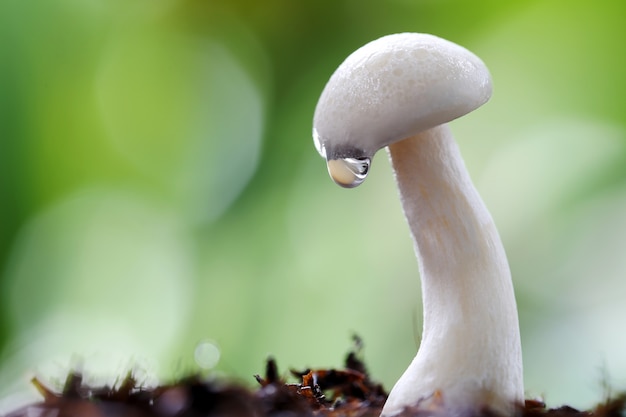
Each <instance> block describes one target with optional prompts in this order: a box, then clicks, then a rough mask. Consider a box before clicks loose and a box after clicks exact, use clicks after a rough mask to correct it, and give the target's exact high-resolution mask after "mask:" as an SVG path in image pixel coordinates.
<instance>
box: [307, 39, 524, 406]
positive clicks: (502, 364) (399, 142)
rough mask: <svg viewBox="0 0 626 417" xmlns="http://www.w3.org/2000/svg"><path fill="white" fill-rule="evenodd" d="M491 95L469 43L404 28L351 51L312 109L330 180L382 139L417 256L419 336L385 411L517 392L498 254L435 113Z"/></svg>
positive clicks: (494, 399)
mask: <svg viewBox="0 0 626 417" xmlns="http://www.w3.org/2000/svg"><path fill="white" fill-rule="evenodd" d="M490 96H491V77H490V75H489V71H488V70H487V68H486V67H485V65H484V64H483V62H482V61H481V60H480V59H479V58H478V57H476V56H475V55H474V54H472V53H471V52H469V51H468V50H466V49H465V48H462V47H460V46H458V45H456V44H454V43H451V42H449V41H446V40H443V39H441V38H438V37H436V36H432V35H426V34H417V33H402V34H395V35H389V36H385V37H383V38H380V39H378V40H375V41H373V42H371V43H369V44H367V45H365V46H363V47H362V48H360V49H358V50H357V51H356V52H354V53H353V54H352V55H350V56H349V57H348V58H347V59H346V60H345V61H344V62H343V63H342V64H341V65H340V66H339V68H338V69H337V70H336V71H335V73H334V74H333V75H332V77H331V78H330V80H329V81H328V84H327V85H326V87H325V88H324V91H323V92H322V95H321V97H320V99H319V102H318V104H317V108H316V109H315V117H314V126H313V136H314V141H315V145H316V147H317V150H318V152H319V153H320V154H321V155H322V156H323V157H325V158H326V160H327V162H328V171H329V173H330V175H331V177H332V178H333V180H334V181H335V182H336V183H338V184H339V185H341V186H343V187H348V188H351V187H355V186H357V185H359V184H360V183H361V182H363V180H364V179H365V177H366V176H367V173H368V170H369V166H370V161H371V158H372V156H373V155H374V153H375V152H376V151H377V150H379V149H380V148H383V147H388V152H389V157H390V159H391V163H392V166H393V169H394V171H395V176H396V181H397V184H398V188H399V190H400V198H401V201H402V206H403V209H404V214H405V216H406V219H407V221H408V223H409V226H410V229H411V233H412V236H413V241H414V244H415V251H416V254H417V258H418V261H419V266H420V274H421V280H422V296H423V306H424V328H423V333H422V342H421V345H420V348H419V351H418V352H417V355H416V356H415V359H413V361H412V362H411V364H410V365H409V367H408V369H407V370H406V371H405V372H404V374H403V375H402V377H401V378H400V379H399V380H398V382H397V383H396V384H395V386H394V387H393V389H392V390H391V393H390V395H389V399H388V400H387V403H386V404H385V407H384V409H383V415H384V416H392V415H394V414H397V413H399V412H401V411H402V410H403V409H404V408H405V407H407V406H418V407H420V408H429V409H431V408H436V409H438V410H441V411H443V412H446V413H452V414H451V415H468V414H472V413H477V412H480V411H482V410H484V409H489V410H491V411H493V412H497V413H504V414H510V413H512V412H513V410H514V407H515V406H516V405H518V404H520V403H522V401H523V394H524V392H523V380H522V354H521V345H520V335H519V324H518V318H517V307H516V303H515V295H514V293H513V285H512V282H511V273H510V270H509V266H508V262H507V259H506V254H505V252H504V248H503V246H502V243H501V241H500V237H499V235H498V232H497V230H496V227H495V224H494V222H493V220H492V218H491V216H490V214H489V212H488V211H487V208H486V207H485V205H484V203H483V201H482V200H481V198H480V196H479V195H478V192H477V191H476V189H475V188H474V185H473V184H472V182H471V179H470V177H469V174H468V172H467V170H466V168H465V165H464V163H463V159H462V158H461V155H460V153H459V149H458V147H457V145H456V143H455V142H454V139H453V137H452V134H451V132H450V130H449V128H448V126H447V125H445V123H447V122H449V121H451V120H453V119H456V118H458V117H460V116H462V115H464V114H466V113H468V112H470V111H472V110H474V109H475V108H477V107H479V106H481V105H482V104H483V103H485V102H486V101H487V100H488V99H489V97H490ZM386 278H387V277H385V279H386Z"/></svg>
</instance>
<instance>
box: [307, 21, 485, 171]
mask: <svg viewBox="0 0 626 417" xmlns="http://www.w3.org/2000/svg"><path fill="white" fill-rule="evenodd" d="M490 96H491V76H490V75H489V71H488V70H487V68H486V66H485V64H484V63H483V62H482V61H481V60H480V58H478V57H477V56H476V55H474V54H473V53H471V52H470V51H468V50H467V49H465V48H463V47H461V46H459V45H457V44H455V43H452V42H449V41H446V40H444V39H441V38H439V37H437V36H433V35H427V34H421V33H398V34H394V35H388V36H384V37H382V38H379V39H377V40H375V41H372V42H370V43H368V44H366V45H364V46H363V47H361V48H359V49H358V50H356V51H355V52H354V53H352V54H351V55H350V56H348V58H346V60H345V61H344V62H343V63H342V64H341V65H340V66H339V68H337V70H336V71H335V73H334V74H333V75H332V76H331V78H330V80H329V81H328V83H327V84H326V87H325V88H324V91H323V92H322V95H321V97H320V99H319V101H318V103H317V107H316V109H315V116H314V119H313V136H314V139H315V142H316V147H317V149H318V152H319V153H320V154H321V155H322V156H324V157H326V158H327V159H337V158H346V157H351V158H361V157H372V156H373V155H374V153H375V152H376V151H377V150H379V149H381V148H383V147H385V146H387V145H389V144H391V143H393V142H396V141H398V140H402V139H404V138H407V137H409V136H412V135H415V134H417V133H419V132H421V131H423V130H426V129H429V128H432V127H434V126H437V125H440V124H442V123H446V122H449V121H451V120H453V119H456V118H458V117H460V116H463V115H464V114H466V113H469V112H470V111H472V110H474V109H476V108H477V107H479V106H481V105H482V104H483V103H485V102H486V101H487V100H489V97H490Z"/></svg>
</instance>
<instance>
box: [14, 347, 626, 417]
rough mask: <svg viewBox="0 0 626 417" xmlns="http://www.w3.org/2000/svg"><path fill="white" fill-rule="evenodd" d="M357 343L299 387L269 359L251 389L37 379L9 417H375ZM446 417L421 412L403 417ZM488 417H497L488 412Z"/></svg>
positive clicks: (580, 415) (381, 398)
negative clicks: (33, 393) (341, 363)
mask: <svg viewBox="0 0 626 417" xmlns="http://www.w3.org/2000/svg"><path fill="white" fill-rule="evenodd" d="M355 341H356V342H357V343H356V344H355V345H356V349H354V350H353V351H351V352H349V353H348V355H347V356H346V360H345V368H344V369H314V370H313V369H305V370H302V371H295V370H291V374H292V375H293V376H294V377H296V378H297V379H298V381H299V382H297V383H287V382H286V381H285V380H284V379H283V378H282V377H281V376H280V374H279V372H278V368H277V366H276V362H275V361H274V360H273V359H268V361H267V364H266V369H265V374H264V376H260V375H255V379H256V380H257V382H258V385H257V387H256V388H254V389H251V388H248V387H244V386H242V385H241V384H234V383H229V382H226V381H219V380H215V379H212V378H206V377H200V376H191V377H188V378H184V379H182V380H178V381H176V382H174V383H171V384H169V385H167V384H166V385H161V386H157V387H152V388H151V387H144V386H141V385H139V384H138V383H137V381H136V380H135V378H134V377H133V375H132V374H128V375H127V376H126V378H124V379H123V380H122V381H121V382H120V383H119V384H118V385H116V386H114V387H107V386H103V387H91V386H88V385H86V384H84V383H83V378H82V375H81V374H80V373H77V372H73V373H70V374H69V375H68V377H67V380H66V383H65V386H64V388H63V390H62V391H61V392H54V391H53V390H51V389H50V388H48V387H46V386H45V385H44V384H43V383H42V382H41V381H40V380H38V379H36V378H35V379H33V381H32V382H33V384H34V385H35V387H36V388H37V389H38V390H39V392H40V393H41V394H42V396H43V400H42V401H41V402H39V403H36V404H32V405H29V406H27V407H24V408H21V409H19V410H16V411H14V412H11V413H9V414H7V415H6V417H218V416H219V417H378V416H379V414H380V411H381V409H382V406H383V404H384V403H385V400H386V399H387V392H386V391H385V390H384V389H383V387H382V385H380V384H378V383H376V382H375V381H373V380H372V379H370V376H369V373H368V372H367V369H366V367H365V364H364V363H363V361H362V360H361V359H360V357H359V351H360V347H361V346H362V344H361V343H360V340H358V339H355ZM442 414H443V413H442V412H441V411H437V410H423V409H417V408H416V409H407V410H405V412H404V413H403V414H402V416H400V417H426V416H433V417H440V416H441V417H443V415H442ZM483 416H484V417H496V416H495V415H494V414H493V413H490V412H489V411H488V410H485V411H484V412H483V413H481V414H480V417H483ZM625 416H626V394H622V395H619V396H616V397H614V398H609V399H607V400H606V401H604V402H602V403H601V404H599V405H598V406H597V407H595V408H594V409H593V410H588V411H579V410H576V409H574V408H572V407H568V406H562V407H559V408H548V407H546V405H545V404H544V403H543V402H541V401H537V400H532V401H526V403H525V404H524V405H523V406H520V407H519V409H518V412H517V413H516V415H515V416H514V417H625ZM476 417H478V416H476Z"/></svg>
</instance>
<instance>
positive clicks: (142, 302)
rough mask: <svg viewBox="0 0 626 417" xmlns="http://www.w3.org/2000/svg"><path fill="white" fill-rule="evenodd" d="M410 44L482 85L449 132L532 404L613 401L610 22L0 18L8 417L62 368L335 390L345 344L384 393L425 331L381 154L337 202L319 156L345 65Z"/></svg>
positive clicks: (159, 0) (236, 9)
mask: <svg viewBox="0 0 626 417" xmlns="http://www.w3.org/2000/svg"><path fill="white" fill-rule="evenodd" d="M401 31H416V32H430V33H434V34H437V35H439V36H442V37H444V38H448V39H450V40H453V41H455V42H457V43H460V44H462V45H464V46H466V47H468V48H469V49H471V50H472V51H474V52H475V53H477V54H478V55H479V56H480V57H481V58H483V60H484V61H485V62H486V63H487V65H488V66H489V68H490V70H491V72H492V74H493V77H494V83H495V95H494V98H493V99H492V101H491V102H490V103H489V104H488V105H487V106H485V107H484V108H482V109H480V110H479V111H477V112H476V113H473V114H472V115H470V116H468V117H466V118H463V119H461V120H459V121H457V122H455V123H454V124H453V130H454V131H455V132H456V134H457V136H458V138H459V143H460V146H461V148H462V151H463V153H464V156H465V158H466V162H467V165H468V168H469V169H470V171H471V173H472V175H473V177H474V179H475V181H476V183H477V186H478V188H479V190H480V191H481V193H482V194H483V196H484V198H485V200H486V202H487V205H488V206H489V207H490V209H491V210H492V213H493V215H494V217H495V219H496V222H497V223H498V225H499V227H500V230H501V233H502V236H503V239H504V241H505V246H506V247H507V250H508V252H509V257H510V263H511V266H512V269H513V275H514V280H515V285H516V288H517V296H518V302H519V309H520V319H521V326H522V338H523V343H524V359H525V372H526V386H527V388H528V390H529V394H531V395H532V394H534V395H537V394H545V395H546V397H547V400H548V402H549V403H560V402H567V403H569V404H572V405H574V406H581V407H582V406H588V405H590V404H591V403H592V402H594V401H596V400H599V399H601V397H602V392H601V389H602V384H601V382H602V380H603V378H605V379H607V380H608V381H609V382H610V383H611V384H612V385H614V386H615V387H621V388H624V387H625V386H626V357H625V356H624V355H623V353H622V352H623V350H624V348H625V347H626V332H624V324H623V320H624V317H626V303H624V299H625V296H626V282H625V281H624V279H623V277H624V274H626V259H625V258H624V256H623V251H624V248H625V247H626V133H625V132H626V130H625V129H626V77H624V74H625V73H626V53H625V50H624V48H623V40H624V39H626V3H624V2H623V1H619V0H604V1H598V2H595V3H591V2H587V1H582V0H568V1H565V0H547V1H539V0H536V1H515V2H513V1H511V2H506V1H504V2H502V1H495V0H489V1H475V2H468V1H464V0H445V1H444V0H442V1H433V0H422V1H419V0H415V1H410V0H388V1H369V0H368V1H360V0H340V1H337V0H333V1H330V0H316V1H300V2H292V1H287V0H268V1H264V2H255V1H250V0H236V1H233V0H228V1H226V0H219V1H218V0H213V1H206V0H56V1H43V0H31V1H22V0H2V1H1V2H0V201H2V204H0V347H1V348H2V350H1V352H2V353H1V354H0V363H2V369H1V370H0V387H1V388H0V398H11V401H6V404H14V403H15V402H16V401H19V399H22V400H23V399H24V398H25V397H23V396H22V393H23V392H26V391H27V388H25V387H26V386H27V380H28V378H27V377H25V375H24V373H25V372H36V373H38V374H40V375H43V376H44V377H46V378H50V379H51V380H55V379H59V378H62V376H63V375H64V373H65V372H67V370H68V368H69V366H71V365H72V364H76V362H77V361H78V362H81V361H82V364H83V365H82V366H84V367H85V368H87V370H88V371H89V370H91V371H92V373H93V374H94V375H100V376H102V377H113V378H114V377H115V376H119V375H123V374H124V369H125V368H126V367H128V366H140V367H142V368H145V370H146V371H147V374H149V375H155V376H158V377H161V378H168V377H172V376H176V375H180V374H182V373H184V372H187V371H193V370H196V369H197V367H198V366H204V365H202V364H206V363H211V364H214V363H216V362H217V367H216V368H215V371H217V372H224V373H226V374H228V375H229V376H230V377H235V378H241V379H243V380H245V381H250V380H251V378H250V375H251V374H253V373H256V372H259V371H260V370H261V369H262V366H263V361H264V359H265V357H266V356H267V355H268V354H273V355H275V356H276V357H277V358H278V361H279V364H280V365H281V366H282V367H286V366H295V367H302V366H307V365H313V366H334V365H338V364H339V363H340V361H341V358H342V355H343V352H344V351H346V348H347V346H348V344H349V343H350V341H349V337H350V334H351V332H357V333H359V334H360V335H361V336H362V337H363V338H364V340H365V342H366V345H367V348H366V360H367V362H368V363H369V364H370V366H371V370H372V374H373V375H374V376H375V377H377V378H380V379H382V380H383V381H384V383H385V384H386V385H387V386H390V385H391V384H392V383H393V381H394V380H395V378H397V377H398V375H399V374H400V372H401V371H402V370H403V369H404V367H405V366H406V365H407V363H408V362H409V361H410V359H411V358H412V356H413V355H414V352H415V348H416V346H417V344H418V341H417V340H418V339H419V329H420V320H421V319H420V317H421V315H420V310H421V306H420V297H419V280H418V277H417V275H418V273H417V265H416V263H415V260H414V257H413V253H412V247H411V242H410V239H409V237H408V233H407V229H406V226H405V224H404V220H403V218H402V214H401V209H400V206H399V203H398V202H397V201H396V200H397V198H396V192H395V189H394V184H393V180H392V177H391V173H390V172H389V171H390V170H389V167H388V164H387V162H386V160H385V157H384V155H378V156H377V158H376V161H375V164H374V169H373V172H372V175H370V178H369V179H368V181H367V182H366V184H364V185H363V186H362V187H360V188H359V189H355V190H351V191H346V190H340V189H338V188H337V187H335V186H334V185H333V184H332V183H331V181H330V180H329V179H328V178H327V175H326V173H325V168H324V164H323V161H322V160H321V159H320V158H319V157H318V155H317V154H316V152H315V150H314V148H313V146H312V141H311V138H310V131H311V119H312V114H313V109H314V106H315V103H316V100H317V97H318V95H319V93H320V92H321V90H322V88H323V86H324V83H325V82H326V80H327V79H328V77H329V76H330V74H331V73H332V71H333V70H334V69H335V67H336V66H337V65H338V64H339V63H340V62H341V60H342V59H343V58H344V57H345V56H347V55H348V54H349V53H350V52H351V51H352V50H354V49H356V48H357V47H359V46H360V45H362V44H364V43H366V42H367V41H369V40H372V39H374V38H377V37H379V36H382V35H384V34H388V33H393V32H401ZM389 323H393V325H391V326H390V325H389ZM207 346H209V348H207ZM218 346H219V356H218V357H217V358H216V357H215V356H216V355H217V353H216V352H217V350H216V349H215V348H216V347H218ZM194 352H195V353H194ZM203 352H211V355H212V357H210V358H206V357H203V355H206V353H203ZM194 355H195V357H194ZM77 358H79V359H77ZM218 359H219V361H218ZM211 366H212V365H211ZM24 395H26V394H24ZM16 398H18V399H17V400H16ZM1 405H2V402H1V401H0V409H1V408H2V407H1Z"/></svg>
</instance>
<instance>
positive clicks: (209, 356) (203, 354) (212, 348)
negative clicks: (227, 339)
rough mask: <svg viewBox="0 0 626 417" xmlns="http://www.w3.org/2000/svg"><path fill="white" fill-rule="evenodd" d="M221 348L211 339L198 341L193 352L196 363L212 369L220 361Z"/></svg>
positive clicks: (203, 367) (201, 366)
mask: <svg viewBox="0 0 626 417" xmlns="http://www.w3.org/2000/svg"><path fill="white" fill-rule="evenodd" d="M220 355H221V352H220V348H219V347H218V346H217V343H215V342H213V341H211V340H203V341H202V342H200V343H198V345H197V346H196V349H195V350H194V352H193V357H194V359H195V361H196V364H198V366H199V367H200V368H202V369H212V368H215V365H217V363H218V362H219V361H220Z"/></svg>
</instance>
